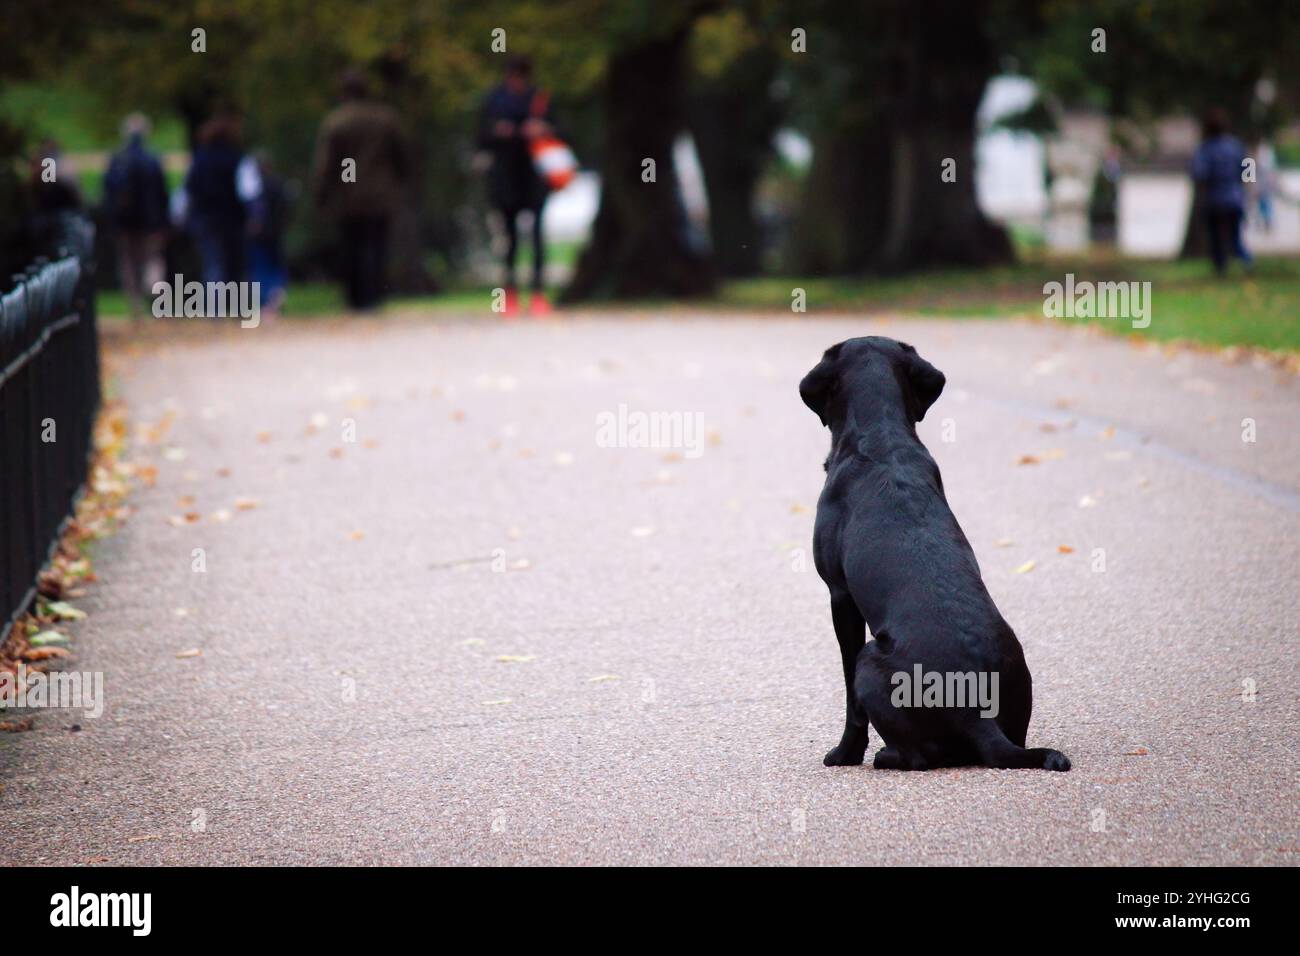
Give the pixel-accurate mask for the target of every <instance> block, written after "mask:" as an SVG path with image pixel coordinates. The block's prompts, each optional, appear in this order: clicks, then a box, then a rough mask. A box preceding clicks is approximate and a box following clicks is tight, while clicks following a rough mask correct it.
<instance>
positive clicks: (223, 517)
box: [212, 508, 233, 524]
mask: <svg viewBox="0 0 1300 956" xmlns="http://www.w3.org/2000/svg"><path fill="white" fill-rule="evenodd" d="M232 517H233V515H231V513H230V512H229V511H228V510H226V509H225V508H219V509H217V510H216V511H214V512H212V520H213V521H215V522H217V523H218V524H225V523H226V522H227V521H229V520H230V519H231V518H232Z"/></svg>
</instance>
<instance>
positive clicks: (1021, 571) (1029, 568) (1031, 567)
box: [1016, 558, 1038, 574]
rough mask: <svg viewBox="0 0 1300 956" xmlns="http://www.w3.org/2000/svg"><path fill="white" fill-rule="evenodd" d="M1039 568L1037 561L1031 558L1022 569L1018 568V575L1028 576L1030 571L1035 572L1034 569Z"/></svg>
mask: <svg viewBox="0 0 1300 956" xmlns="http://www.w3.org/2000/svg"><path fill="white" fill-rule="evenodd" d="M1037 566H1038V562H1037V561H1035V560H1034V559H1033V558H1030V559H1029V560H1028V561H1026V562H1025V563H1024V564H1022V565H1021V566H1020V567H1018V568H1016V574H1028V573H1029V572H1030V571H1032V570H1034V568H1035V567H1037Z"/></svg>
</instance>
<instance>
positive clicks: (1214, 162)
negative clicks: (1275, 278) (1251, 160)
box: [1192, 109, 1253, 275]
mask: <svg viewBox="0 0 1300 956" xmlns="http://www.w3.org/2000/svg"><path fill="white" fill-rule="evenodd" d="M1245 158H1246V148H1245V147H1244V146H1243V145H1242V144H1241V140H1239V139H1237V138H1236V137H1235V136H1233V135H1231V134H1230V133H1229V132H1228V115H1227V114H1226V113H1225V112H1224V111H1223V110H1221V109H1213V110H1210V111H1209V112H1208V113H1206V114H1205V120H1204V123H1203V125H1202V139H1201V145H1200V146H1198V147H1197V149H1196V155H1195V156H1194V157H1193V158H1192V178H1193V179H1195V180H1196V182H1197V183H1198V184H1199V185H1200V186H1201V188H1202V189H1203V190H1204V191H1205V207H1204V209H1205V211H1204V215H1205V227H1206V229H1207V230H1208V233H1209V238H1210V257H1211V258H1212V259H1213V260H1214V269H1215V271H1216V272H1218V273H1219V275H1223V273H1224V271H1225V270H1226V269H1227V266H1228V261H1227V260H1228V251H1229V250H1230V251H1231V252H1232V254H1233V255H1235V256H1236V257H1237V258H1238V259H1240V260H1241V261H1242V262H1243V263H1244V264H1245V265H1246V268H1247V269H1249V268H1250V266H1251V264H1252V261H1253V260H1252V259H1251V257H1250V253H1249V252H1247V251H1246V246H1245V245H1244V244H1243V243H1242V241H1241V226H1242V218H1243V216H1244V214H1245V208H1246V201H1245V189H1244V187H1243V186H1242V180H1241V175H1242V162H1243V161H1244V160H1245Z"/></svg>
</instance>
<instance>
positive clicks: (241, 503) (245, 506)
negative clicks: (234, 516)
mask: <svg viewBox="0 0 1300 956" xmlns="http://www.w3.org/2000/svg"><path fill="white" fill-rule="evenodd" d="M235 507H236V508H237V509H238V510H240V511H252V510H253V509H254V508H256V507H257V499H256V498H236V499H235Z"/></svg>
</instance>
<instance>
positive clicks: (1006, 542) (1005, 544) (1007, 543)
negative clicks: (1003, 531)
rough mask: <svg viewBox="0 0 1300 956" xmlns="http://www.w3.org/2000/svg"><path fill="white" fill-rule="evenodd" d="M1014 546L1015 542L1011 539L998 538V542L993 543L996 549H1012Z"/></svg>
mask: <svg viewBox="0 0 1300 956" xmlns="http://www.w3.org/2000/svg"><path fill="white" fill-rule="evenodd" d="M1013 544H1015V542H1014V541H1012V540H1011V539H1010V538H998V540H996V541H994V542H993V547H995V548H1009V547H1011V546H1012V545H1013Z"/></svg>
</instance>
